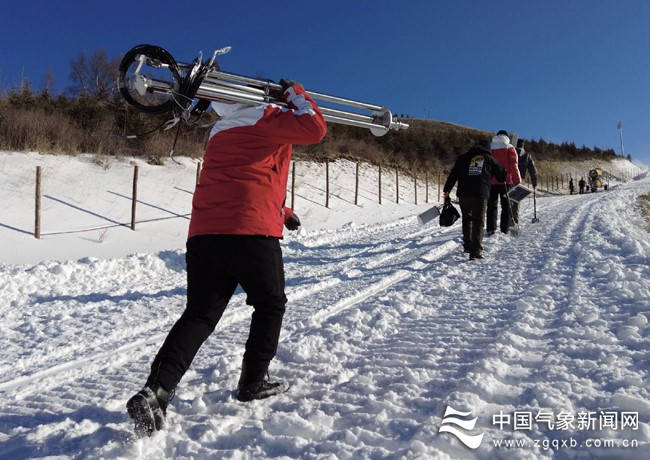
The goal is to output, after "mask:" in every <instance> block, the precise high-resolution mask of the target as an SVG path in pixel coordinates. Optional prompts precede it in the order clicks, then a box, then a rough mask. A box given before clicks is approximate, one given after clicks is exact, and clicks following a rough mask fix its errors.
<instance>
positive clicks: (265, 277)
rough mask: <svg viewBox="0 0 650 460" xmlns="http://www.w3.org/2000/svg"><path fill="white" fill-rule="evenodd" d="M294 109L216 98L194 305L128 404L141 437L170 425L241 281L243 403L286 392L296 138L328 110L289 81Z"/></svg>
mask: <svg viewBox="0 0 650 460" xmlns="http://www.w3.org/2000/svg"><path fill="white" fill-rule="evenodd" d="M280 84H281V85H282V87H283V91H282V97H283V99H284V100H285V101H286V102H287V104H288V108H283V107H280V106H278V105H275V104H260V105H245V104H240V103H234V102H229V101H222V102H213V103H212V107H213V108H214V109H215V112H217V114H219V115H220V116H221V118H220V119H219V120H218V121H217V122H216V123H215V125H214V127H213V128H212V131H211V133H210V139H209V141H208V144H207V147H206V152H205V156H204V158H203V169H202V170H201V175H200V178H199V183H198V185H197V187H196V190H195V192H194V198H193V201H192V216H191V219H190V225H189V236H188V240H187V254H186V262H187V306H186V308H185V311H184V312H183V314H182V315H181V317H180V318H179V319H178V321H177V322H176V324H174V326H173V327H172V329H171V331H170V332H169V334H168V335H167V338H166V339H165V342H164V343H163V345H162V347H161V348H160V350H159V351H158V354H157V355H156V357H155V358H154V360H153V363H152V364H151V371H150V373H149V377H148V378H147V381H146V383H145V386H144V388H143V389H142V391H140V392H138V393H137V394H136V395H134V396H133V397H132V398H131V399H129V401H128V402H127V410H128V413H129V416H130V417H131V418H132V419H133V421H134V423H135V430H136V433H137V434H138V435H139V436H144V435H149V436H150V435H151V434H152V433H153V432H154V431H155V430H160V429H161V428H162V426H163V424H164V420H165V415H166V408H167V405H168V403H169V399H170V395H171V394H173V392H174V389H175V388H176V386H177V384H178V383H179V382H180V380H181V378H182V377H183V375H184V374H185V372H186V371H187V369H188V368H189V366H190V364H191V362H192V360H193V359H194V356H195V354H196V353H197V351H198V350H199V348H200V347H201V345H202V344H203V342H204V341H205V340H206V339H207V338H208V336H209V335H210V334H211V333H212V331H213V330H214V328H215V326H216V325H217V323H218V322H219V319H220V318H221V315H222V314H223V312H224V310H225V308H226V305H227V304H228V302H229V300H230V298H231V296H232V295H233V293H234V292H235V289H236V288H237V285H241V287H242V288H243V290H244V291H245V292H246V294H247V298H246V303H247V304H249V305H252V306H253V310H254V311H253V315H252V320H251V323H250V329H249V335H248V340H247V342H246V349H245V353H244V357H243V362H242V370H241V375H240V378H239V384H238V389H237V395H236V397H237V399H238V400H239V401H250V400H253V399H262V398H266V397H268V396H272V395H274V394H277V393H280V392H282V391H286V389H287V388H288V385H287V384H286V383H285V382H271V381H269V380H268V378H267V375H268V374H267V370H268V367H269V363H270V361H271V360H272V359H273V357H274V356H275V353H276V350H277V346H278V341H279V337H280V328H281V325H282V318H283V315H284V311H285V304H286V302H287V298H286V296H285V292H284V288H285V286H284V266H283V261H282V250H281V249H280V241H279V240H280V238H282V228H283V225H284V226H286V227H287V228H289V229H297V228H298V226H299V225H300V221H299V220H298V219H297V217H296V216H295V214H293V213H292V212H291V210H290V209H288V208H286V207H285V206H284V201H285V194H286V185H287V176H288V171H289V164H290V162H291V154H292V144H296V143H297V144H315V143H318V142H320V141H321V139H322V138H323V137H324V136H325V133H326V131H327V128H326V125H325V120H324V119H323V115H322V113H321V111H320V109H319V108H318V106H317V105H316V103H315V102H314V101H313V100H312V99H311V97H310V96H309V95H308V94H307V93H306V92H305V90H304V88H303V87H302V85H300V84H294V83H293V82H290V81H286V80H282V81H281V82H280Z"/></svg>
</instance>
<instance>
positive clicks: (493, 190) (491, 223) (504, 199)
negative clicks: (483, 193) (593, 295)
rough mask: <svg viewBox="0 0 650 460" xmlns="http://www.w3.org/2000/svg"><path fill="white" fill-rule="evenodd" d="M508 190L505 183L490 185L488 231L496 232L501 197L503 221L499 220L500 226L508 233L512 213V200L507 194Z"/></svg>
mask: <svg viewBox="0 0 650 460" xmlns="http://www.w3.org/2000/svg"><path fill="white" fill-rule="evenodd" d="M507 192H508V189H507V187H506V186H505V185H493V186H492V187H490V197H489V198H488V202H487V231H488V232H490V233H494V231H495V230H496V228H497V211H498V209H497V208H498V201H499V199H500V200H501V221H500V222H499V228H500V229H501V231H502V232H503V233H508V228H509V227H510V224H511V222H510V220H511V219H512V215H511V213H510V203H509V201H510V200H509V199H508V195H507V194H506V193H507Z"/></svg>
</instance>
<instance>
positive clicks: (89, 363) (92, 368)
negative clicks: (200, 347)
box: [0, 225, 430, 395]
mask: <svg viewBox="0 0 650 460" xmlns="http://www.w3.org/2000/svg"><path fill="white" fill-rule="evenodd" d="M392 227H393V226H392V225H391V226H388V228H384V233H385V234H386V235H388V234H391V235H392V232H393V229H392ZM380 230H381V227H378V228H373V230H372V232H371V233H372V235H377V234H378V233H380ZM423 233H430V229H427V228H421V227H420V226H419V225H418V227H417V229H416V230H415V231H412V232H410V233H408V234H407V235H406V236H405V237H398V240H404V239H406V242H404V243H401V245H400V246H399V247H402V248H403V247H405V246H407V245H409V244H411V243H410V241H409V240H408V238H409V237H413V236H417V235H421V234H423ZM362 237H363V238H365V237H368V234H363V235H362ZM373 249H374V246H373V245H371V244H369V245H367V246H366V247H365V248H364V249H362V250H361V251H357V252H355V253H354V255H353V257H349V258H348V259H347V260H349V261H350V262H348V263H347V264H343V267H341V264H331V267H329V268H330V270H327V271H326V273H330V274H331V273H332V272H338V271H340V270H341V268H345V267H346V266H347V267H349V268H348V270H347V271H348V272H349V271H354V270H356V267H357V266H363V265H364V264H366V265H368V264H369V265H370V266H378V265H381V264H382V263H385V262H387V261H389V260H391V259H394V258H395V257H396V256H404V255H405V254H406V252H405V251H404V250H402V251H400V252H398V253H397V254H388V255H385V254H380V255H379V256H376V257H377V258H379V259H380V260H381V262H379V263H373V262H372V260H373V259H371V261H370V262H367V261H366V260H365V259H359V258H358V256H359V255H361V254H367V253H372V251H373ZM316 268H317V269H320V268H321V266H316ZM319 271H320V270H319ZM309 274H310V273H307V274H306V275H309ZM400 279H401V278H400ZM341 281H342V278H340V277H339V276H331V275H330V276H329V277H326V278H325V279H323V280H321V281H320V282H318V283H317V284H316V285H315V286H314V285H312V284H307V283H304V284H306V285H307V286H306V287H305V286H303V285H301V286H300V287H297V288H296V289H294V290H291V291H288V292H287V297H288V299H289V300H290V301H291V302H297V301H299V300H300V299H302V298H304V297H308V296H312V295H314V294H317V293H318V292H320V291H322V290H325V289H329V288H332V287H333V286H335V285H337V284H339V283H341ZM394 282H396V281H392V283H394ZM392 283H388V284H386V281H379V282H378V283H377V285H376V286H375V287H372V288H371V290H375V291H377V292H380V291H381V290H383V289H387V288H389V287H390V285H391V284H392ZM382 286H383V287H382ZM370 295H373V292H370V293H368V294H367V295H366V297H368V296H370ZM174 297H176V296H174ZM177 297H178V301H179V302H180V303H182V304H184V296H177ZM172 298H173V297H172ZM360 300H362V299H360ZM360 300H359V301H360ZM165 302H169V299H166V300H165ZM343 305H344V304H339V305H338V306H337V308H338V309H342V308H344V307H343ZM150 307H151V308H155V303H152V304H151V305H150ZM177 316H178V315H171V317H169V318H167V319H165V320H160V321H156V322H155V324H154V325H153V326H152V325H150V324H149V323H147V324H149V327H146V328H136V331H135V333H132V334H130V335H128V336H126V337H125V336H123V335H120V336H119V337H118V340H117V341H116V342H111V339H108V340H104V341H101V340H100V342H99V343H96V344H95V346H94V347H93V349H92V351H91V353H90V354H88V355H87V356H84V357H81V358H77V359H74V360H71V361H63V362H60V363H57V364H55V365H54V366H49V367H46V368H44V369H35V370H33V371H32V372H31V373H29V374H25V375H21V376H20V377H17V378H14V379H11V380H8V381H5V382H2V383H0V392H2V393H4V394H8V392H11V391H15V392H18V393H20V394H21V395H25V394H28V393H29V392H30V389H29V387H30V386H31V384H32V383H33V382H35V381H43V382H47V387H51V386H55V385H57V384H59V383H61V381H60V380H61V379H60V377H61V376H63V375H65V376H66V377H65V380H66V381H67V380H71V379H73V378H79V377H80V376H83V375H90V374H95V373H97V372H98V371H100V370H102V369H106V368H109V367H116V366H120V365H124V364H125V363H127V362H128V361H131V360H133V359H134V356H133V354H134V353H135V354H136V355H138V356H142V355H146V354H147V353H149V354H150V353H151V351H150V350H151V349H152V347H154V346H157V345H159V343H161V342H162V340H163V339H164V337H165V336H166V334H167V332H168V329H169V327H171V324H172V322H173V321H175V320H176V319H177ZM249 318H250V309H249V308H247V307H246V306H245V305H244V296H243V295H240V296H239V298H233V300H232V301H231V304H230V305H229V307H228V309H227V310H226V313H225V314H224V317H223V318H222V319H221V321H220V322H219V325H218V329H219V331H218V332H222V331H224V330H226V329H228V328H230V327H231V326H232V325H234V324H236V323H243V322H245V321H247V320H248V319H249ZM160 330H162V331H164V332H162V333H160V332H156V331H160ZM142 335H145V336H146V337H144V338H140V337H141V336H142ZM124 342H128V344H127V345H121V344H123V343H124ZM111 345H113V346H111ZM97 347H103V348H104V350H102V351H97ZM59 351H60V350H58V349H57V358H58V360H59V361H61V358H62V357H63V358H65V357H66V356H70V355H72V354H73V353H75V352H76V351H77V349H74V348H73V349H71V350H70V352H69V353H68V354H67V355H63V356H60V355H58V352H59ZM47 360H48V358H47V357H44V358H42V359H41V360H40V361H41V362H47ZM45 386H46V385H41V386H40V387H39V389H40V390H43V388H44V387H45ZM35 390H36V388H33V386H32V391H35Z"/></svg>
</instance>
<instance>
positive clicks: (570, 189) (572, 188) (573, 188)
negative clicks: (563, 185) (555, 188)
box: [569, 177, 575, 195]
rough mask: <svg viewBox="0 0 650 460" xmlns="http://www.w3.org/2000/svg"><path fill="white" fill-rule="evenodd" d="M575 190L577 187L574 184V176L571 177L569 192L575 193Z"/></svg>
mask: <svg viewBox="0 0 650 460" xmlns="http://www.w3.org/2000/svg"><path fill="white" fill-rule="evenodd" d="M574 191H575V187H574V186H573V177H572V178H570V179H569V194H570V195H573V192H574Z"/></svg>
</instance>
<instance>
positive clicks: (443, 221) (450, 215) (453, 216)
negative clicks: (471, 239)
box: [438, 199, 460, 227]
mask: <svg viewBox="0 0 650 460" xmlns="http://www.w3.org/2000/svg"><path fill="white" fill-rule="evenodd" d="M459 217H460V214H458V211H457V210H456V208H454V205H453V204H451V200H450V199H447V200H445V205H444V206H443V207H442V211H441V212H440V220H439V221H438V222H439V224H440V226H441V227H451V226H452V225H454V222H456V221H457V220H458V218H459Z"/></svg>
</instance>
